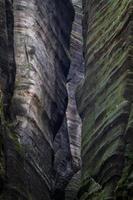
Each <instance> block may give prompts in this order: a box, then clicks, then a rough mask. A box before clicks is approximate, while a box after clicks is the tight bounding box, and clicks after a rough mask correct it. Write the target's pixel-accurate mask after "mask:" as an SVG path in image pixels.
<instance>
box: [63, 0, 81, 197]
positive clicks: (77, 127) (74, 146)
mask: <svg viewBox="0 0 133 200" xmlns="http://www.w3.org/2000/svg"><path fill="white" fill-rule="evenodd" d="M73 5H74V9H75V19H74V22H73V26H72V33H71V46H70V47H71V48H70V52H71V65H70V70H69V75H68V78H67V80H68V82H67V91H68V107H67V111H66V116H67V124H68V135H69V142H70V151H71V156H72V169H73V177H72V178H71V180H69V184H68V186H67V187H66V194H65V196H66V198H65V199H66V200H67V199H68V200H73V199H75V198H76V196H77V191H78V189H79V186H80V185H79V183H80V168H81V119H80V117H79V114H78V111H77V105H76V99H75V92H76V88H77V86H78V84H79V83H80V81H81V80H82V79H83V74H84V63H83V37H82V1H81V0H80V1H73Z"/></svg>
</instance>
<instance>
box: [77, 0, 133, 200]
mask: <svg viewBox="0 0 133 200" xmlns="http://www.w3.org/2000/svg"><path fill="white" fill-rule="evenodd" d="M83 11H84V20H83V29H84V54H85V67H86V75H85V82H84V83H82V85H81V86H80V87H79V88H78V106H79V112H80V115H81V117H82V120H83V129H82V163H83V164H82V183H81V185H82V186H81V189H80V192H79V199H80V200H88V199H91V200H93V199H95V200H96V199H97V200H100V199H101V200H103V199H110V200H111V199H123V200H125V199H132V197H133V187H132V183H133V178H132V177H133V169H132V166H133V156H132V155H133V140H132V130H133V123H132V121H133V114H132V109H133V105H132V99H133V92H132V91H133V70H132V64H133V62H132V61H133V60H132V56H131V54H132V33H133V30H132V25H133V21H132V11H133V10H132V1H131V0H121V1H119V0H115V1H114V0H110V1H102V0H100V1H96V0H93V1H89V0H83Z"/></svg>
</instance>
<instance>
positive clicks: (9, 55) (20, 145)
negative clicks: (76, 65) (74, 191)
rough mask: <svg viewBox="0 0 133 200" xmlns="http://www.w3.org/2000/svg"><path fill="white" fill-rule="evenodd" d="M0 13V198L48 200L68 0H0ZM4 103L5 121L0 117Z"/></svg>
mask: <svg viewBox="0 0 133 200" xmlns="http://www.w3.org/2000/svg"><path fill="white" fill-rule="evenodd" d="M7 4H9V6H7ZM9 9H10V10H9ZM0 11H1V13H2V15H0V17H1V20H0V23H1V26H0V27H2V29H1V30H0V41H1V43H0V53H1V55H2V57H1V63H0V70H1V71H0V73H1V77H0V79H1V80H0V85H1V96H2V98H1V107H2V109H1V121H2V120H3V115H4V125H2V124H1V127H2V133H3V135H7V136H8V137H9V136H10V137H9V138H10V139H9V141H8V140H7V139H6V143H7V141H8V146H4V148H5V151H6V156H5V157H6V161H5V165H6V167H5V168H4V167H3V165H4V164H3V160H2V161H0V162H1V163H2V167H3V168H2V170H3V169H5V170H6V172H5V174H4V179H5V183H4V186H3V187H4V189H1V195H3V196H2V197H1V198H3V199H4V198H5V199H6V200H8V199H13V200H15V199H18V198H19V199H20V200H21V199H22V200H23V199H27V200H29V199H32V200H36V199H38V200H42V199H43V200H45V199H46V200H48V199H51V194H52V192H51V191H52V172H53V169H52V167H53V156H54V151H53V140H54V137H55V136H56V134H57V132H58V130H59V129H60V126H61V124H62V121H63V118H64V114H65V110H66V106H67V90H66V86H65V85H66V77H67V73H68V70H69V65H70V55H69V39H70V32H71V25H72V21H73V16H74V10H73V7H72V4H71V3H70V2H69V1H68V0H64V1H61V0H59V1H55V0H54V1H53V0H46V1H42V0H38V1H37V0H32V1H26V0H23V1H19V0H14V1H8V0H0ZM68 12H70V14H69V15H68V14H67V13H68ZM12 63H13V64H12ZM15 75H16V79H15V83H14V78H15ZM10 82H11V84H10ZM13 87H14V89H13ZM13 91H14V92H13ZM10 93H11V94H10ZM6 94H7V95H6ZM9 94H10V96H9ZM7 97H10V98H7ZM11 97H12V102H10V99H11ZM8 107H10V112H9V113H11V119H12V120H11V122H10V124H9V120H8V121H7V120H6V121H5V118H6V117H5V116H6V114H8V111H9V109H7V108H8ZM5 108H6V111H5V112H3V109H5ZM1 137H2V134H1ZM2 139H3V138H2ZM3 140H4V139H3ZM3 143H4V142H3ZM2 148H3V146H1V154H2V158H3V157H4V156H3V149H2ZM5 151H4V152H5ZM5 157H4V158H5ZM3 173H4V172H3ZM0 179H1V180H3V174H2V175H0ZM1 185H2V184H1ZM3 191H5V193H4V192H3Z"/></svg>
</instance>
